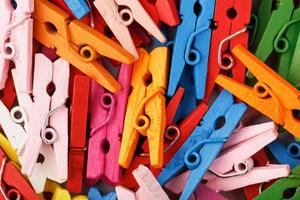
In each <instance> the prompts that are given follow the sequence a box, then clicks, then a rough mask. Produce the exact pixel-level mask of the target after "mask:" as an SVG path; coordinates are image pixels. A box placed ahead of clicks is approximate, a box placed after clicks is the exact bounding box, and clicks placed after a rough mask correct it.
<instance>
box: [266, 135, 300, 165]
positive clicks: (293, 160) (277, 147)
mask: <svg viewBox="0 0 300 200" xmlns="http://www.w3.org/2000/svg"><path fill="white" fill-rule="evenodd" d="M285 136H286V137H285V138H284V141H289V142H288V143H287V144H284V143H282V142H280V140H275V141H274V142H272V143H271V144H269V145H268V149H269V150H270V151H271V153H272V155H273V156H274V157H275V158H276V160H277V161H278V162H279V163H282V164H289V165H290V167H291V168H295V167H296V166H298V165H299V164H300V142H299V141H296V140H295V139H294V137H293V136H292V135H285Z"/></svg>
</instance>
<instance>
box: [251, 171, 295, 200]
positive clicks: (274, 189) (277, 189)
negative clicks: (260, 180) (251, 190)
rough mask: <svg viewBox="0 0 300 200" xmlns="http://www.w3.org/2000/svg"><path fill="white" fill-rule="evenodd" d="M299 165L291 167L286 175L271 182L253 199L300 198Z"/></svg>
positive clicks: (293, 199)
mask: <svg viewBox="0 0 300 200" xmlns="http://www.w3.org/2000/svg"><path fill="white" fill-rule="evenodd" d="M299 173H300V167H299V166H297V167H296V168H294V169H293V171H292V172H291V174H290V175H289V176H288V177H285V178H281V179H279V180H278V181H276V182H275V183H274V184H272V185H271V186H270V187H269V188H268V189H266V190H264V191H263V192H262V193H261V194H260V195H258V196H257V197H256V198H255V200H263V199H274V200H277V199H278V200H280V199H292V200H296V199H299V198H300V192H299V186H300V177H299Z"/></svg>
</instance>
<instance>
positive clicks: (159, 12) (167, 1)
mask: <svg viewBox="0 0 300 200" xmlns="http://www.w3.org/2000/svg"><path fill="white" fill-rule="evenodd" d="M140 2H141V4H142V6H143V7H144V9H145V10H146V11H147V12H148V14H149V15H150V16H151V18H152V19H153V21H154V22H155V23H156V25H158V26H159V25H160V24H161V22H163V23H165V24H167V25H169V26H176V25H178V24H179V23H180V18H179V14H178V10H177V7H176V1H175V0H156V1H149V0H140Z"/></svg>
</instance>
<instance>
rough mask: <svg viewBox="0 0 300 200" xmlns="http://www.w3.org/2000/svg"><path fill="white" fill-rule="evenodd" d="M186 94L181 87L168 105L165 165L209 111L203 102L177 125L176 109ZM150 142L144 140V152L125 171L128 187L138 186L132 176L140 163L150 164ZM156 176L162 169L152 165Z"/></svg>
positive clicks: (123, 181) (125, 182)
mask: <svg viewBox="0 0 300 200" xmlns="http://www.w3.org/2000/svg"><path fill="white" fill-rule="evenodd" d="M183 94H184V89H183V88H181V87H180V88H179V89H178V90H177V92H176V93H175V95H174V96H173V98H172V99H171V101H170V102H169V104H168V106H167V107H166V125H167V127H166V131H165V135H164V138H165V139H164V155H163V166H165V165H166V164H167V163H168V162H169V161H170V160H171V158H172V157H173V155H174V154H175V153H176V152H177V150H178V149H179V148H180V147H181V145H182V144H183V143H184V142H185V140H186V139H187V138H188V137H189V135H190V134H191V132H192V131H193V129H194V128H195V127H196V126H197V124H198V123H199V122H200V120H201V118H202V116H203V115H204V114H205V112H206V111H207V109H208V107H207V105H206V104H204V103H202V104H200V105H198V107H197V108H195V110H194V111H193V112H191V113H190V114H189V115H188V117H187V118H185V119H184V120H183V121H182V122H181V123H180V124H178V125H176V124H175V123H174V121H173V120H174V117H175V114H176V111H177V109H178V107H179V104H180V102H181V99H182V97H183ZM148 146H149V145H148V142H147V141H146V142H144V143H143V145H142V150H143V152H144V153H141V154H140V155H136V156H135V158H134V159H133V161H132V163H131V165H130V167H129V169H128V170H126V172H125V173H124V176H123V179H122V182H121V185H124V186H126V187H128V188H136V187H137V183H136V181H135V179H134V178H133V176H132V171H133V170H134V169H136V168H137V167H138V166H139V165H140V164H143V165H146V166H150V159H149V156H148V153H145V152H149V148H148ZM150 169H151V171H152V173H153V175H154V176H158V175H159V173H160V170H161V169H156V168H153V167H150Z"/></svg>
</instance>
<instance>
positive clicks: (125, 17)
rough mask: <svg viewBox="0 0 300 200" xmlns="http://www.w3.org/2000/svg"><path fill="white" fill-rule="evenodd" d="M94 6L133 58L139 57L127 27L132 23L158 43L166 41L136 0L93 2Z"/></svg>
mask: <svg viewBox="0 0 300 200" xmlns="http://www.w3.org/2000/svg"><path fill="white" fill-rule="evenodd" d="M94 5H95V7H96V8H97V10H98V11H99V12H100V14H101V15H102V17H103V18H104V20H105V22H106V23H107V25H108V27H109V28H110V29H111V31H112V32H113V34H114V35H115V36H116V38H117V39H118V41H119V42H120V43H121V45H122V46H123V47H124V48H125V49H126V50H128V51H129V52H130V53H131V54H132V55H133V56H134V57H135V58H138V56H139V55H138V52H137V50H136V48H135V46H134V43H133V40H132V37H131V35H130V32H129V30H128V27H127V26H129V25H130V24H132V23H133V21H136V22H138V23H139V24H140V25H141V26H143V27H144V28H145V29H146V30H147V31H148V32H149V33H150V34H151V35H153V36H154V37H156V38H157V39H158V40H159V41H161V42H165V41H166V38H165V36H164V35H163V34H162V33H161V31H160V30H159V28H158V27H157V26H156V25H155V23H154V22H153V20H152V19H151V17H150V16H149V15H148V13H147V12H146V11H145V9H144V8H143V6H142V5H141V3H140V2H139V1H138V0H133V1H132V0H95V1H94ZM119 7H120V10H119Z"/></svg>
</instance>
